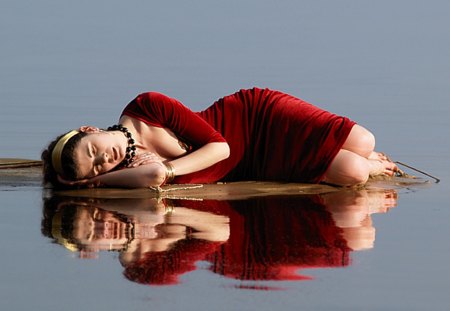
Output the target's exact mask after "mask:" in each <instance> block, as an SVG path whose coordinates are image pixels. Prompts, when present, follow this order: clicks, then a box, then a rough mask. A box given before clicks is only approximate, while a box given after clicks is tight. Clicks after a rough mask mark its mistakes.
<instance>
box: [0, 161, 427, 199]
mask: <svg viewBox="0 0 450 311" xmlns="http://www.w3.org/2000/svg"><path fill="white" fill-rule="evenodd" d="M41 166H42V163H41V161H36V160H25V159H0V185H1V186H9V187H17V186H40V185H41V180H42V168H41ZM429 184H430V183H429V182H428V181H427V180H423V179H410V178H400V177H394V178H392V177H382V178H376V179H372V180H371V181H370V182H369V183H367V184H366V185H365V186H364V188H368V189H371V188H372V189H374V188H375V189H376V188H379V189H380V188H381V189H390V188H394V189H399V188H406V187H411V186H412V187H422V186H424V185H429ZM352 189H353V188H350V189H349V188H342V187H334V186H330V185H324V184H302V183H282V182H261V181H240V182H230V183H216V184H198V185H193V184H187V185H177V184H175V185H166V186H164V187H162V188H161V189H160V191H157V190H153V189H116V188H95V189H71V190H64V191H54V192H56V193H58V194H61V195H67V196H74V197H93V198H173V199H192V200H196V199H197V200H204V199H213V200H236V199H246V198H253V197H264V196H292V195H294V196H295V195H310V194H323V193H328V192H335V191H349V190H352ZM359 189H361V188H359ZM356 190H357V189H356Z"/></svg>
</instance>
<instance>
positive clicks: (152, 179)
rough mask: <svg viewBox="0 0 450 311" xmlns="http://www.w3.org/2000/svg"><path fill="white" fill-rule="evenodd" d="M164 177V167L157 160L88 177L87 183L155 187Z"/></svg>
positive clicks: (126, 186)
mask: <svg viewBox="0 0 450 311" xmlns="http://www.w3.org/2000/svg"><path fill="white" fill-rule="evenodd" d="M165 179H166V167H165V166H164V165H163V164H161V163H158V162H152V163H149V164H143V165H140V166H137V167H131V168H125V169H122V170H118V171H111V172H108V173H105V174H101V175H98V176H95V177H93V178H90V179H88V180H87V181H86V184H87V185H93V186H108V187H120V188H146V187H157V186H159V185H161V184H162V183H163V182H164V180H165Z"/></svg>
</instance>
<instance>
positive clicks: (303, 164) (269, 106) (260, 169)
mask: <svg viewBox="0 0 450 311" xmlns="http://www.w3.org/2000/svg"><path fill="white" fill-rule="evenodd" d="M123 114H125V115H128V116H130V117H133V118H136V119H139V120H141V121H143V122H145V123H147V124H150V125H153V126H161V127H165V128H169V129H170V130H171V131H173V132H174V133H175V135H177V137H178V138H179V139H181V140H182V141H184V142H186V143H187V144H189V145H191V146H192V147H193V149H194V150H195V149H197V148H199V147H201V146H202V145H204V144H206V143H208V142H221V141H227V142H228V144H229V145H230V150H231V153H230V157H229V158H228V159H226V160H224V161H221V162H220V163H217V164H215V165H213V166H212V167H209V168H207V169H205V170H203V171H200V172H196V173H192V174H188V175H184V176H178V177H177V178H176V179H175V182H177V183H208V182H215V181H219V180H224V181H236V180H278V181H295V182H320V181H321V179H322V177H323V175H324V174H325V171H326V170H327V168H328V166H329V165H330V163H331V161H332V160H333V158H334V157H335V156H336V154H337V152H338V151H339V149H340V148H341V147H342V145H343V143H344V141H345V140H346V138H347V136H348V134H349V133H350V130H351V128H352V126H353V125H354V124H355V123H354V122H352V121H350V120H349V119H347V118H345V117H340V116H337V115H334V114H332V113H329V112H327V111H324V110H321V109H319V108H317V107H315V106H313V105H311V104H309V103H307V102H305V101H302V100H300V99H298V98H295V97H292V96H290V95H287V94H284V93H281V92H278V91H272V90H268V89H258V88H253V89H250V90H241V91H239V92H237V93H235V94H233V95H229V96H226V97H224V98H222V99H220V100H218V101H217V102H215V103H214V104H213V105H212V106H211V107H209V108H208V109H206V110H205V111H202V112H199V113H193V112H192V111H190V110H189V109H188V108H186V107H185V106H183V105H182V104H181V103H179V102H178V101H176V100H175V99H172V98H169V97H167V96H165V95H163V94H160V93H155V92H150V93H144V94H141V95H139V96H138V97H137V98H135V99H134V100H133V101H132V102H131V103H130V104H129V105H128V106H127V107H126V108H125V110H124V111H123ZM205 121H206V122H205Z"/></svg>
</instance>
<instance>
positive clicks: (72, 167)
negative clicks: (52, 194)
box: [41, 132, 87, 188]
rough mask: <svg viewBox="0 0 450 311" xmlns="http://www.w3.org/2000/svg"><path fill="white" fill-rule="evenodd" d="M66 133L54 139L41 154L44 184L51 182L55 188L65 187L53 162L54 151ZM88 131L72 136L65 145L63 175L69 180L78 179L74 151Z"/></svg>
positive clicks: (62, 160)
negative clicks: (59, 179)
mask: <svg viewBox="0 0 450 311" xmlns="http://www.w3.org/2000/svg"><path fill="white" fill-rule="evenodd" d="M64 135H65V134H63V135H60V136H58V137H57V138H56V139H55V140H54V141H52V142H51V143H50V144H49V145H48V147H47V149H45V150H44V151H43V152H42V154H41V159H42V161H43V175H44V176H43V183H44V185H47V184H51V185H52V186H53V187H55V188H61V187H64V185H62V184H61V183H60V182H59V181H58V176H57V175H58V174H57V173H56V171H55V168H54V167H53V163H52V152H53V149H54V148H55V146H56V144H57V143H58V141H59V140H60V139H61V137H63V136H64ZM86 135H87V133H84V132H80V133H78V134H76V135H74V136H73V137H71V138H70V139H69V140H68V141H67V143H66V144H65V146H64V149H63V151H62V154H61V163H62V168H63V172H64V173H63V176H61V177H63V178H64V179H67V180H75V179H77V165H76V163H75V161H74V151H75V148H76V146H77V145H78V143H79V142H80V140H81V138H83V137H85V136H86Z"/></svg>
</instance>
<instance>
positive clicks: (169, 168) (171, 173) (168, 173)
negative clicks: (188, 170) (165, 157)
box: [164, 163, 175, 183]
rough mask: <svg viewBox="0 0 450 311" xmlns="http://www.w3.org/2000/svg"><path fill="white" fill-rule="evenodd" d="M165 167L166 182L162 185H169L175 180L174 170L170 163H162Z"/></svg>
mask: <svg viewBox="0 0 450 311" xmlns="http://www.w3.org/2000/svg"><path fill="white" fill-rule="evenodd" d="M164 165H165V166H166V180H165V181H164V183H170V182H172V181H173V180H174V179H175V168H174V167H173V165H172V164H170V163H164Z"/></svg>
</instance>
